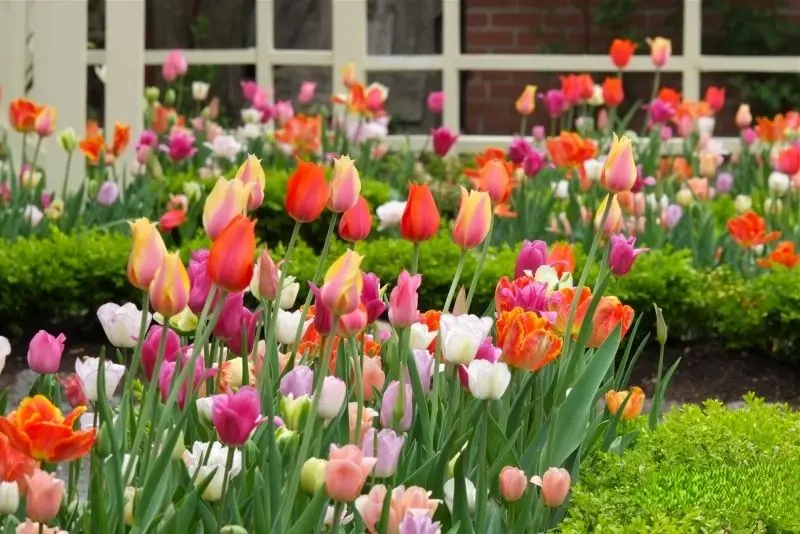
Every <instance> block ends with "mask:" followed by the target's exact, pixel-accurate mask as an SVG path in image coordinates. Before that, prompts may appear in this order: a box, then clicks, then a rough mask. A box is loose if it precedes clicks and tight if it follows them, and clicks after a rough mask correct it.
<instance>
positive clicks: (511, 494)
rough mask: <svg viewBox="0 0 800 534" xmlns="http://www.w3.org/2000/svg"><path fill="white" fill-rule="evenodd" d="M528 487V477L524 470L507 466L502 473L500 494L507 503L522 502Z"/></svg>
mask: <svg viewBox="0 0 800 534" xmlns="http://www.w3.org/2000/svg"><path fill="white" fill-rule="evenodd" d="M527 487H528V477H526V476H525V472H524V471H523V470H522V469H519V468H517V467H512V466H510V465H507V466H505V467H504V468H503V469H502V471H500V494H501V495H502V496H503V499H505V500H506V501H507V502H516V501H518V500H520V499H521V498H522V495H524V493H525V490H526V489H527Z"/></svg>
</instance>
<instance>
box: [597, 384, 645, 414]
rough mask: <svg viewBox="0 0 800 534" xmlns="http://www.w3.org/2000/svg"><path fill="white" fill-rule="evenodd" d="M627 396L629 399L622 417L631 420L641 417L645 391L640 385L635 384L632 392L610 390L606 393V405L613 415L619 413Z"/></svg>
mask: <svg viewBox="0 0 800 534" xmlns="http://www.w3.org/2000/svg"><path fill="white" fill-rule="evenodd" d="M628 395H630V398H628ZM626 398H627V399H628V403H627V404H626V405H625V409H624V410H623V411H622V416H621V418H622V420H623V421H631V420H633V419H636V418H637V417H639V414H640V413H642V407H643V406H644V391H642V388H640V387H639V386H634V387H633V388H632V389H631V390H630V392H628V391H614V390H613V389H612V390H610V391H609V392H608V393H606V395H605V399H606V407H607V408H608V411H609V413H610V414H611V415H617V412H619V409H620V408H621V407H622V403H623V402H625V399H626Z"/></svg>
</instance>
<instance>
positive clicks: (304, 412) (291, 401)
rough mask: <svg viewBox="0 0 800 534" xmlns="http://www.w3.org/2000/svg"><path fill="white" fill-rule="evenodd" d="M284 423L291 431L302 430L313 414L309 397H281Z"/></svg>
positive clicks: (280, 403) (280, 406)
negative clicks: (309, 415) (307, 419)
mask: <svg viewBox="0 0 800 534" xmlns="http://www.w3.org/2000/svg"><path fill="white" fill-rule="evenodd" d="M278 406H279V408H280V411H281V414H282V415H283V422H284V423H286V428H288V429H289V430H300V429H301V428H303V425H304V422H305V420H306V417H308V414H309V413H310V412H311V398H310V397H309V396H308V395H303V396H301V397H298V398H295V397H294V395H291V394H290V395H287V396H285V397H281V400H280V401H278Z"/></svg>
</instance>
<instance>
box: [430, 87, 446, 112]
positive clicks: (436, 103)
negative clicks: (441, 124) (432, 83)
mask: <svg viewBox="0 0 800 534" xmlns="http://www.w3.org/2000/svg"><path fill="white" fill-rule="evenodd" d="M428 111H430V112H431V113H441V112H442V111H444V91H431V92H430V93H428Z"/></svg>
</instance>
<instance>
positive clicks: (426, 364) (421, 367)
mask: <svg viewBox="0 0 800 534" xmlns="http://www.w3.org/2000/svg"><path fill="white" fill-rule="evenodd" d="M433 362H434V359H433V355H432V354H431V353H430V352H428V351H427V350H425V349H421V350H420V349H416V350H414V363H415V365H416V368H417V376H419V381H420V384H421V385H422V391H423V392H424V393H430V391H431V387H432V386H431V384H432V381H433Z"/></svg>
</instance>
